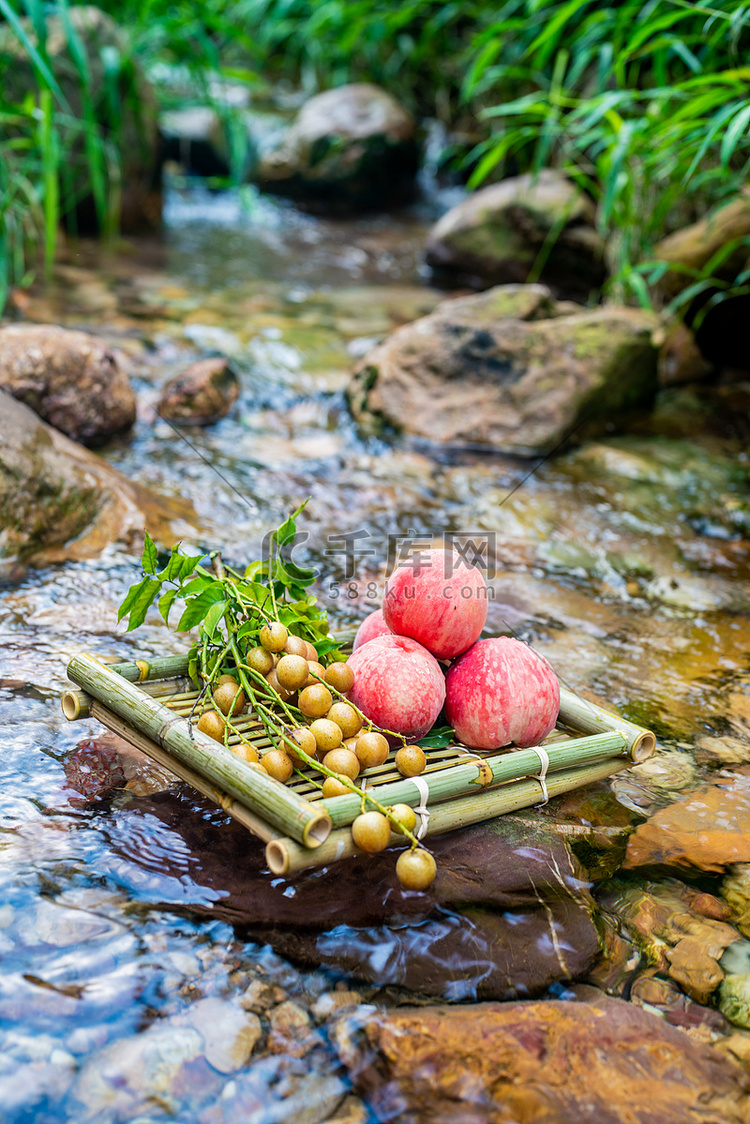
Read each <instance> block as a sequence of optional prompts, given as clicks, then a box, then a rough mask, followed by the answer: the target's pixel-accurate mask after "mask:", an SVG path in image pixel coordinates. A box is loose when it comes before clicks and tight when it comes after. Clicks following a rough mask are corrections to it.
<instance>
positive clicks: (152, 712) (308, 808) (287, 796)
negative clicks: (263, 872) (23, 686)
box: [68, 654, 331, 847]
mask: <svg viewBox="0 0 750 1124" xmlns="http://www.w3.org/2000/svg"><path fill="white" fill-rule="evenodd" d="M68 676H69V677H70V679H72V680H73V682H74V683H77V684H78V685H79V686H81V687H83V688H84V690H86V691H88V692H89V693H90V694H92V695H94V697H95V698H97V699H99V700H100V702H102V703H104V705H105V706H106V707H107V708H108V709H109V710H112V711H114V713H115V714H117V715H119V716H120V717H121V718H124V719H126V721H128V722H130V723H132V725H133V726H135V727H136V728H137V729H139V730H141V732H142V733H144V734H146V735H147V737H149V738H151V739H152V740H153V741H155V742H156V743H157V745H161V746H162V748H163V749H165V750H166V751H167V752H168V753H170V754H172V755H173V756H174V757H175V758H176V759H177V761H179V762H180V763H181V764H183V765H187V766H188V768H190V769H193V770H194V771H195V772H197V773H199V774H200V775H201V776H202V777H204V778H205V779H206V780H208V781H210V782H211V783H212V784H214V785H215V786H216V787H217V788H219V789H221V790H222V791H223V792H226V793H227V794H228V795H230V796H233V797H234V798H235V799H236V800H239V801H240V802H241V803H242V804H244V805H246V806H247V807H248V808H249V809H250V811H251V812H253V813H254V814H256V815H259V816H261V817H262V818H263V819H265V820H266V821H267V822H268V823H269V824H270V825H271V826H272V827H273V828H275V829H276V830H277V831H279V832H284V833H285V834H287V835H289V836H291V837H292V838H293V839H295V840H297V842H299V843H303V844H304V845H305V846H306V847H317V846H320V844H321V843H322V842H323V841H324V840H325V839H326V838H327V837H328V834H329V832H330V830H331V819H330V817H329V815H328V813H327V812H326V811H325V809H324V808H323V807H322V806H321V805H318V807H317V808H316V807H315V806H314V805H312V804H310V803H308V801H306V800H303V799H302V798H301V797H299V796H298V795H297V794H296V793H295V792H292V791H291V790H290V789H288V788H285V787H284V785H282V784H280V783H279V782H278V781H276V780H274V779H273V778H272V777H269V776H268V775H267V774H266V773H264V772H263V770H262V769H258V768H253V767H252V766H250V765H248V764H247V763H246V762H244V761H241V760H240V758H239V757H238V756H237V755H236V754H234V753H232V752H231V750H229V749H226V748H225V747H224V746H223V745H220V744H219V742H216V741H214V740H213V738H209V737H208V735H207V734H204V733H202V732H201V731H200V730H197V729H194V730H192V731H191V730H190V727H189V726H188V723H187V722H186V721H185V719H183V718H179V717H178V716H177V715H175V714H173V713H172V711H170V710H169V709H168V708H167V707H166V706H164V705H163V704H162V703H160V702H159V700H158V699H152V698H151V697H150V696H149V695H147V694H146V693H145V692H144V691H143V690H141V689H140V688H138V687H135V686H133V684H131V683H130V682H128V680H126V679H124V678H122V677H121V676H120V675H119V674H117V673H115V672H113V671H112V669H111V668H108V667H105V666H104V664H101V663H99V661H98V660H95V659H94V658H93V657H92V656H89V655H85V654H84V655H80V656H76V657H74V659H72V660H71V661H70V663H69V664H68Z"/></svg>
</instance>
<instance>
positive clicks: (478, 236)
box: [425, 168, 604, 298]
mask: <svg viewBox="0 0 750 1124" xmlns="http://www.w3.org/2000/svg"><path fill="white" fill-rule="evenodd" d="M594 217H595V215H594V205H593V203H592V202H591V200H590V199H589V198H588V196H586V195H584V193H583V192H582V191H580V190H579V189H578V188H577V187H576V186H575V184H573V183H571V181H570V180H568V179H566V177H565V176H564V175H562V174H561V173H560V172H556V171H553V170H551V169H548V168H547V169H544V170H543V171H541V172H540V173H539V174H538V176H534V175H524V176H517V177H514V178H512V179H507V180H503V181H502V182H501V183H496V184H492V185H491V186H490V187H484V188H481V189H480V190H479V191H475V192H473V193H472V194H471V195H469V196H468V197H467V198H466V199H464V200H462V202H461V203H459V204H457V205H456V206H455V207H452V208H451V210H450V211H448V212H447V214H445V215H443V217H442V218H441V219H440V220H439V221H438V222H437V223H436V225H435V226H434V227H433V228H432V230H431V231H430V234H429V236H428V239H427V246H426V249H425V256H426V259H427V264H428V265H430V266H432V268H433V269H435V270H439V271H441V272H448V273H450V274H452V275H453V276H454V277H457V278H458V279H459V280H460V281H461V282H464V283H466V282H468V283H469V284H472V285H475V286H476V287H478V288H485V287H486V286H487V285H498V284H506V283H511V282H524V281H526V280H527V279H528V276H529V273H530V272H531V270H532V268H533V266H534V264H535V263H536V261H537V259H538V258H539V256H540V254H541V252H542V250H543V248H544V252H545V253H546V252H547V250H549V256H548V257H547V258H546V260H545V262H544V265H543V267H542V275H541V277H542V280H543V281H545V282H546V283H547V284H549V285H551V286H552V287H553V288H554V289H556V290H559V291H561V292H563V293H565V294H567V295H569V296H576V297H583V298H585V297H586V296H587V294H588V293H589V291H590V290H591V289H592V288H595V287H596V286H598V285H600V284H601V283H602V281H603V280H604V244H603V242H602V240H601V238H600V237H599V235H598V234H597V233H596V230H595V229H594ZM548 240H551V243H552V245H551V248H550V247H549V246H548V245H547V243H548Z"/></svg>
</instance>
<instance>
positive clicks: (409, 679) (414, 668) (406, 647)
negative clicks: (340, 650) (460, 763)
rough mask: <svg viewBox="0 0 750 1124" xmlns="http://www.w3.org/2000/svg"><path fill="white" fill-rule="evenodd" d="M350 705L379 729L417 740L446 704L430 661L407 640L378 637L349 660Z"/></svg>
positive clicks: (433, 662)
mask: <svg viewBox="0 0 750 1124" xmlns="http://www.w3.org/2000/svg"><path fill="white" fill-rule="evenodd" d="M347 662H348V664H349V667H350V668H351V669H352V671H353V672H354V686H353V687H352V689H351V691H350V692H349V701H350V702H352V703H354V705H355V706H357V707H359V709H360V710H361V711H362V713H363V714H365V715H366V716H367V717H368V718H369V719H370V721H371V722H374V723H375V725H376V726H380V727H381V729H385V730H394V731H395V732H396V733H397V734H403V735H404V737H406V738H410V739H412V740H413V741H417V740H418V739H419V738H421V737H422V735H423V734H426V733H427V731H428V730H429V729H430V727H431V726H433V725H434V722H435V719H436V718H437V716H438V714H439V713H440V711H441V709H442V706H443V703H444V702H445V677H444V676H443V672H442V670H441V668H440V664H439V663H438V662H437V660H436V659H435V657H434V656H431V655H430V653H429V652H428V651H427V649H426V648H423V647H422V645H421V644H418V643H417V641H416V640H412V639H411V638H410V637H408V636H393V635H389V636H377V637H376V638H375V639H374V640H369V641H368V642H367V643H366V644H363V645H362V646H361V647H360V648H358V649H357V651H356V652H353V653H352V654H351V656H350V657H349V659H348V661H347Z"/></svg>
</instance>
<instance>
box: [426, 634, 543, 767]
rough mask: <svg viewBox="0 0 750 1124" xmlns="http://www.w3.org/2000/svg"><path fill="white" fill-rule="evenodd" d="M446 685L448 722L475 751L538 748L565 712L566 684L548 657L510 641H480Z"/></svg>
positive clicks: (516, 641)
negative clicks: (562, 686) (563, 690)
mask: <svg viewBox="0 0 750 1124" xmlns="http://www.w3.org/2000/svg"><path fill="white" fill-rule="evenodd" d="M445 686H446V703H445V714H446V717H447V719H448V721H449V722H450V724H451V726H452V727H453V729H454V730H455V731H456V735H457V736H458V738H459V740H460V741H462V742H463V743H464V745H468V746H471V747H472V748H474V749H499V748H500V747H501V746H504V745H508V744H509V743H510V742H514V743H515V745H518V746H529V745H538V744H539V742H541V741H542V740H543V739H544V738H545V737H546V736H547V734H548V733H549V732H550V730H552V729H554V726H555V722H556V721H557V715H558V712H559V710H560V684H559V682H558V680H557V676H556V675H555V673H554V671H553V670H552V668H551V667H550V665H549V664H548V663H547V661H546V660H545V658H544V656H540V655H539V653H538V652H535V651H534V649H533V648H530V647H529V645H528V644H524V643H523V641H521V640H513V639H512V638H511V637H508V636H500V637H495V638H493V639H491V640H479V641H477V643H476V644H475V645H474V646H473V647H472V648H469V651H468V652H466V653H465V655H463V656H462V657H461V659H460V660H458V661H457V662H456V663H455V664H454V665H453V667H452V668H451V669H450V671H449V672H448V675H447V678H446V683H445Z"/></svg>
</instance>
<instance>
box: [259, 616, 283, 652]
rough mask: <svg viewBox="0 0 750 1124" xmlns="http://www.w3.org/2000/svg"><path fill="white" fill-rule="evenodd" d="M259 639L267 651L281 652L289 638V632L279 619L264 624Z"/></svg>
mask: <svg viewBox="0 0 750 1124" xmlns="http://www.w3.org/2000/svg"><path fill="white" fill-rule="evenodd" d="M259 640H260V642H261V644H262V645H263V647H264V648H265V649H266V651H267V652H283V650H284V648H285V647H286V644H287V641H288V640H289V633H288V632H287V630H286V629H285V628H284V626H283V624H280V623H279V621H271V623H270V624H264V625H263V628H262V629H261V630H260V636H259Z"/></svg>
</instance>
